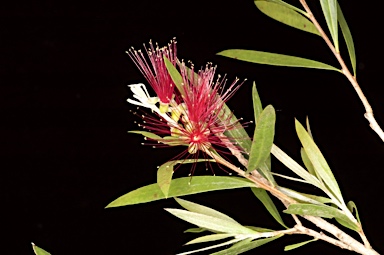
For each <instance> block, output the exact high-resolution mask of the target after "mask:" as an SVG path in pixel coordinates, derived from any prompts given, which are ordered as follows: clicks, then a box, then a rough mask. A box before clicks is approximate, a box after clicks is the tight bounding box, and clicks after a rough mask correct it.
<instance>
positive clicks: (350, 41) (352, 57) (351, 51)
mask: <svg viewBox="0 0 384 255" xmlns="http://www.w3.org/2000/svg"><path fill="white" fill-rule="evenodd" d="M337 20H338V21H339V25H340V28H341V32H342V34H343V37H344V40H345V43H346V44H347V48H348V53H349V58H350V60H351V64H352V69H353V75H354V76H355V77H356V54H355V45H354V44H353V39H352V34H351V31H350V30H349V27H348V24H347V21H346V20H345V18H344V14H343V12H342V11H341V8H340V5H339V3H337Z"/></svg>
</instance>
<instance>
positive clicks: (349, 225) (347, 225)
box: [335, 218, 360, 232]
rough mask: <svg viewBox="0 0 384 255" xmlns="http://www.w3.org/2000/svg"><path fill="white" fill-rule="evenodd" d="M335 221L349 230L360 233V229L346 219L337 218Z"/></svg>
mask: <svg viewBox="0 0 384 255" xmlns="http://www.w3.org/2000/svg"><path fill="white" fill-rule="evenodd" d="M335 220H336V221H337V222H338V223H339V224H340V225H342V226H344V227H346V228H349V229H351V230H353V231H356V232H359V231H360V228H359V227H358V226H357V225H356V224H354V223H352V222H351V221H350V220H345V219H339V218H335Z"/></svg>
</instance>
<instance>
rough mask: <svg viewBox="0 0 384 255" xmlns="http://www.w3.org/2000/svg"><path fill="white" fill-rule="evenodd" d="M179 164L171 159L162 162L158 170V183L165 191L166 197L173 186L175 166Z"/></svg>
mask: <svg viewBox="0 0 384 255" xmlns="http://www.w3.org/2000/svg"><path fill="white" fill-rule="evenodd" d="M176 164H177V162H175V161H169V162H166V163H164V164H162V165H161V166H160V167H159V170H157V184H159V187H160V189H161V191H162V192H163V194H164V196H165V198H167V197H168V191H169V187H170V186H171V181H172V176H173V167H174V166H175V165H176Z"/></svg>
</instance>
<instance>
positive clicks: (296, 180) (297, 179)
mask: <svg viewBox="0 0 384 255" xmlns="http://www.w3.org/2000/svg"><path fill="white" fill-rule="evenodd" d="M272 175H274V176H278V177H281V178H284V179H287V180H290V181H295V182H302V183H307V184H310V183H309V182H307V181H306V180H303V179H299V178H295V177H291V176H288V175H284V174H278V173H274V172H272Z"/></svg>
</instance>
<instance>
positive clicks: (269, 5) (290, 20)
mask: <svg viewBox="0 0 384 255" xmlns="http://www.w3.org/2000/svg"><path fill="white" fill-rule="evenodd" d="M255 5H256V6H257V8H258V9H259V10H260V11H261V12H262V13H264V14H265V15H267V16H269V17H271V18H272V19H274V20H277V21H279V22H281V23H284V24H286V25H288V26H291V27H294V28H297V29H300V30H302V31H305V32H309V33H312V34H316V35H320V33H319V31H318V30H317V29H316V27H315V25H313V23H312V22H311V21H310V20H308V19H307V18H306V17H304V16H303V15H301V14H300V13H298V12H297V11H296V10H293V9H292V8H289V6H287V5H283V4H281V3H280V2H277V1H276V2H275V1H274V2H271V1H266V0H256V1H255ZM296 9H297V8H296Z"/></svg>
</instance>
